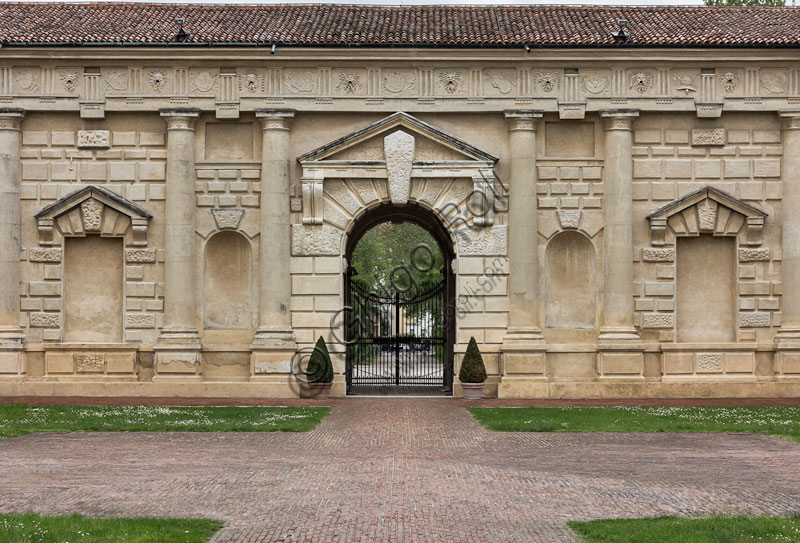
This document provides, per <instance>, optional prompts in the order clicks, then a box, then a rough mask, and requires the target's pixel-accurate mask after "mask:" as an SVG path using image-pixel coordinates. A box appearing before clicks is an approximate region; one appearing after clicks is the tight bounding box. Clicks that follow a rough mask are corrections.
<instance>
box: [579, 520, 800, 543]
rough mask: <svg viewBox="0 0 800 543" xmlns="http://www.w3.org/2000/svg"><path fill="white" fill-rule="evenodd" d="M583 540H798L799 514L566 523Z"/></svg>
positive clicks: (595, 542)
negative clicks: (789, 516)
mask: <svg viewBox="0 0 800 543" xmlns="http://www.w3.org/2000/svg"><path fill="white" fill-rule="evenodd" d="M569 527H570V528H572V529H573V530H574V531H575V532H576V533H577V534H578V535H580V536H582V537H583V541H584V542H585V543H744V542H746V541H747V542H752V541H760V542H768V541H780V542H796V541H800V517H798V516H795V517H791V518H780V517H729V518H725V517H714V518H701V519H682V518H675V517H661V518H650V519H632V520H627V519H613V520H594V521H591V522H570V523H569Z"/></svg>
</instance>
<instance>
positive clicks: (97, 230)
mask: <svg viewBox="0 0 800 543" xmlns="http://www.w3.org/2000/svg"><path fill="white" fill-rule="evenodd" d="M152 217H153V216H152V215H151V214H150V213H149V212H148V211H147V210H145V209H143V208H141V207H139V206H137V205H136V204H134V203H133V202H130V201H128V200H126V199H125V198H122V197H121V196H118V195H116V194H114V193H113V192H111V191H110V190H108V189H104V188H103V187H98V186H89V187H85V188H83V189H80V190H78V191H76V192H73V193H72V194H68V195H67V196H65V197H64V198H61V199H60V200H58V201H57V202H55V203H52V204H50V205H49V206H47V207H44V208H42V210H41V211H39V213H37V214H36V220H37V221H38V224H39V244H40V245H53V243H54V233H59V234H61V236H66V237H70V236H85V235H86V234H99V235H101V236H106V237H125V238H126V245H131V246H134V247H140V246H146V245H147V223H148V221H149V220H150V219H151V218H152Z"/></svg>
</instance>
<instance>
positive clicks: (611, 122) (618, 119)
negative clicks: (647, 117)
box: [600, 109, 639, 131]
mask: <svg viewBox="0 0 800 543" xmlns="http://www.w3.org/2000/svg"><path fill="white" fill-rule="evenodd" d="M638 116H639V110H638V109H603V110H600V117H601V118H602V119H603V129H604V130H607V131H608V130H631V129H632V128H633V121H635V120H636V118H637V117H638Z"/></svg>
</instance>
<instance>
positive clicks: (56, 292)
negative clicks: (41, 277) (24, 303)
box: [30, 281, 61, 296]
mask: <svg viewBox="0 0 800 543" xmlns="http://www.w3.org/2000/svg"><path fill="white" fill-rule="evenodd" d="M30 295H31V296H61V283H59V282H53V281H31V282H30Z"/></svg>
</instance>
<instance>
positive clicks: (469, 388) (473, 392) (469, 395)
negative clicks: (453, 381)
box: [461, 383, 486, 400]
mask: <svg viewBox="0 0 800 543" xmlns="http://www.w3.org/2000/svg"><path fill="white" fill-rule="evenodd" d="M485 385H486V383H461V389H462V390H463V391H464V399H465V400H480V399H481V398H482V397H483V387H484V386H485Z"/></svg>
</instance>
